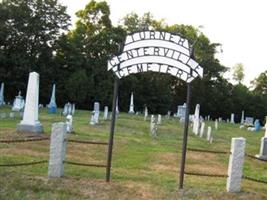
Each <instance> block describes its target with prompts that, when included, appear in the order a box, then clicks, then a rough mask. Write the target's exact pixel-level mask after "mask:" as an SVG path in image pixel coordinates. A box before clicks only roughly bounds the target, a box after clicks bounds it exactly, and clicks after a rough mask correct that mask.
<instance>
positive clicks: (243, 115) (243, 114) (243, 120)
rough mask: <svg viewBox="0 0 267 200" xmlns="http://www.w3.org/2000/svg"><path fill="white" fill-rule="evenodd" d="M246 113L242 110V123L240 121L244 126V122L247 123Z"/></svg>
mask: <svg viewBox="0 0 267 200" xmlns="http://www.w3.org/2000/svg"><path fill="white" fill-rule="evenodd" d="M244 118H245V111H244V110H242V114H241V121H240V124H244V122H245V119H244Z"/></svg>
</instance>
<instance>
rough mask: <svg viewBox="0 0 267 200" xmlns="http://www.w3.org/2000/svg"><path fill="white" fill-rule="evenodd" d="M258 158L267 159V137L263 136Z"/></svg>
mask: <svg viewBox="0 0 267 200" xmlns="http://www.w3.org/2000/svg"><path fill="white" fill-rule="evenodd" d="M256 157H257V158H259V159H262V160H267V137H262V138H261V147H260V153H259V154H257V155H256Z"/></svg>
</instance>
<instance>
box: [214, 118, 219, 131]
mask: <svg viewBox="0 0 267 200" xmlns="http://www.w3.org/2000/svg"><path fill="white" fill-rule="evenodd" d="M214 126H215V130H218V120H217V119H215V122H214Z"/></svg>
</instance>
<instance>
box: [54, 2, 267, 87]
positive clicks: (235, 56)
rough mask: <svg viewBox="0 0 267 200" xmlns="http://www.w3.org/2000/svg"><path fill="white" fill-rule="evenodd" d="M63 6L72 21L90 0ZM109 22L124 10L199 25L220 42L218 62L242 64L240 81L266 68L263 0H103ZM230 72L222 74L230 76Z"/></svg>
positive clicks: (266, 28) (266, 15)
mask: <svg viewBox="0 0 267 200" xmlns="http://www.w3.org/2000/svg"><path fill="white" fill-rule="evenodd" d="M59 1H60V2H61V3H62V4H63V5H66V6H67V12H68V14H69V15H70V16H71V17H72V23H73V24H74V23H75V21H76V20H77V18H76V16H75V12H76V11H78V10H80V9H83V8H84V7H85V5H86V4H87V3H89V1H90V0H59ZM107 3H108V4H109V6H110V11H111V15H110V18H111V20H112V23H113V25H116V24H118V22H119V20H120V19H122V18H123V17H124V16H125V15H126V14H129V13H131V12H135V13H137V14H139V15H143V14H144V13H146V12H151V13H152V15H153V16H154V18H155V19H157V20H160V19H164V20H165V22H166V23H167V24H169V25H171V24H186V25H193V26H195V27H199V26H203V28H201V29H200V31H201V32H203V33H204V34H205V35H206V36H207V37H208V38H209V39H210V41H211V42H212V43H220V44H221V45H222V52H219V53H217V54H216V57H217V58H218V59H219V60H220V63H221V64H222V65H224V66H226V67H229V68H232V67H233V66H234V65H235V64H237V63H242V64H243V65H244V72H245V80H244V84H246V85H247V86H249V83H250V81H251V80H253V79H255V78H256V77H257V76H258V75H259V74H260V73H262V72H264V71H265V70H267V59H265V56H266V57H267V51H266V47H265V45H267V26H266V20H267V11H266V8H267V1H266V0H201V1H200V0H164V1H161V0H107ZM231 74H232V72H230V73H227V74H226V76H225V77H226V78H230V77H231Z"/></svg>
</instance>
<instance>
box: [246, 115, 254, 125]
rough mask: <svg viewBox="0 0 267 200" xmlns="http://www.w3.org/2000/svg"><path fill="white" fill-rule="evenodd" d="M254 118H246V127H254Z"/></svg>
mask: <svg viewBox="0 0 267 200" xmlns="http://www.w3.org/2000/svg"><path fill="white" fill-rule="evenodd" d="M253 122H254V118H253V117H246V118H245V122H244V125H246V126H253Z"/></svg>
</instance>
